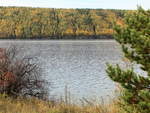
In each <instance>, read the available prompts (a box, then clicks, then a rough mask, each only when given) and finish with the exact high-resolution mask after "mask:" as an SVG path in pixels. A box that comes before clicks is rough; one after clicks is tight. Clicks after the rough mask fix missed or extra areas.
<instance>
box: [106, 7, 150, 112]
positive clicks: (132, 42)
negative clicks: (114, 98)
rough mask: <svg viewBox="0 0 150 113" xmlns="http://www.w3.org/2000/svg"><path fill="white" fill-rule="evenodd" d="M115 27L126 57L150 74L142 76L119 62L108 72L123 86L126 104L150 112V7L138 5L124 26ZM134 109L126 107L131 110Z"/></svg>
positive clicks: (140, 110) (110, 67)
mask: <svg viewBox="0 0 150 113" xmlns="http://www.w3.org/2000/svg"><path fill="white" fill-rule="evenodd" d="M114 30H115V34H114V35H115V36H114V37H115V39H116V40H117V41H118V42H119V43H120V44H121V46H122V50H123V52H124V55H125V57H126V58H128V59H129V60H130V61H131V62H134V63H137V64H139V65H140V68H141V69H142V70H143V71H145V72H146V73H147V76H143V75H139V74H137V73H135V72H134V70H133V69H127V70H123V69H121V67H120V66H119V65H117V66H115V67H113V66H112V65H108V67H107V70H106V71H107V74H108V75H109V77H110V78H111V79H112V80H113V81H115V82H118V83H120V84H121V86H122V87H123V89H124V92H123V94H122V96H121V97H122V98H123V100H124V103H126V104H127V105H129V106H130V108H136V109H137V111H138V112H139V113H150V10H144V9H142V8H141V7H138V10H137V11H133V12H131V13H130V14H128V15H127V16H126V18H125V25H124V26H122V27H121V26H119V25H115V27H114ZM132 110H133V109H132ZM132 110H131V109H130V110H129V109H128V110H127V109H126V111H128V112H129V113H132Z"/></svg>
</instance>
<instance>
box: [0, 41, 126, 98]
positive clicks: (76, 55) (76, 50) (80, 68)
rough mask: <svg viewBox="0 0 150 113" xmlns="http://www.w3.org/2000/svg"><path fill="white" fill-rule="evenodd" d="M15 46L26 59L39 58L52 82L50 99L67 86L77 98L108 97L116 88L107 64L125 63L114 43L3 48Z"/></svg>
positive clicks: (36, 43) (23, 43)
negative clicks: (107, 69)
mask: <svg viewBox="0 0 150 113" xmlns="http://www.w3.org/2000/svg"><path fill="white" fill-rule="evenodd" d="M10 45H16V46H17V47H18V48H20V49H22V50H23V51H24V53H22V54H23V55H25V56H36V57H38V58H39V61H40V64H41V66H42V69H43V71H42V72H43V75H44V76H45V78H46V79H47V80H48V81H50V82H51V83H52V86H53V88H50V94H51V96H54V97H55V98H58V97H60V96H64V92H65V87H67V90H68V91H69V92H70V94H71V97H72V98H75V99H81V98H82V97H84V98H100V97H103V98H105V99H106V98H107V97H112V95H114V91H115V89H116V86H115V83H113V82H112V81H111V80H110V79H109V77H108V76H107V74H106V72H105V69H106V63H107V62H109V63H111V64H116V63H119V64H123V61H122V53H121V49H120V46H119V44H118V43H117V42H116V41H114V40H95V41H85V40H84V41H71V40H70V41H69V40H68V41H51V40H44V41H35V40H31V41H24V40H22V41H19V40H17V41H11V40H1V41H0V47H8V46H10Z"/></svg>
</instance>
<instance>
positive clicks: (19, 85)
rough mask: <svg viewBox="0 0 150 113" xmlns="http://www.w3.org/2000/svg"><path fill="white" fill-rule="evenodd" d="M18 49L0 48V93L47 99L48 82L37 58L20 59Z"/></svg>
mask: <svg viewBox="0 0 150 113" xmlns="http://www.w3.org/2000/svg"><path fill="white" fill-rule="evenodd" d="M19 52H20V51H17V49H16V47H15V46H13V47H11V48H9V49H2V48H0V93H5V94H7V95H9V96H13V97H18V96H22V97H31V96H33V97H37V98H40V99H44V98H47V96H48V93H47V89H46V85H47V82H46V81H45V80H44V79H42V75H41V70H40V68H39V65H38V64H37V63H36V61H35V58H29V57H22V58H21V57H20V56H19V57H18V53H19Z"/></svg>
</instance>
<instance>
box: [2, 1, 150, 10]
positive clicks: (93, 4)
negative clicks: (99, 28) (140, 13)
mask: <svg viewBox="0 0 150 113" xmlns="http://www.w3.org/2000/svg"><path fill="white" fill-rule="evenodd" d="M137 5H140V6H142V7H143V8H144V9H150V0H0V6H30V7H48V8H103V9H108V8H109V9H136V8H137Z"/></svg>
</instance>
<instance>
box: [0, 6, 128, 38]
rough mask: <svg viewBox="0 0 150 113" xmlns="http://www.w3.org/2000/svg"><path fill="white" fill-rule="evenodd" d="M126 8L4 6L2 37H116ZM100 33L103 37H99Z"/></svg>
mask: <svg viewBox="0 0 150 113" xmlns="http://www.w3.org/2000/svg"><path fill="white" fill-rule="evenodd" d="M125 12H127V11H125V10H104V9H52V8H23V7H0V39H1V38H3V39H7V38H11V39H95V38H112V36H110V35H112V33H113V30H112V23H113V21H117V23H120V24H122V19H123V17H124V13H125ZM99 35H100V36H99Z"/></svg>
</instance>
